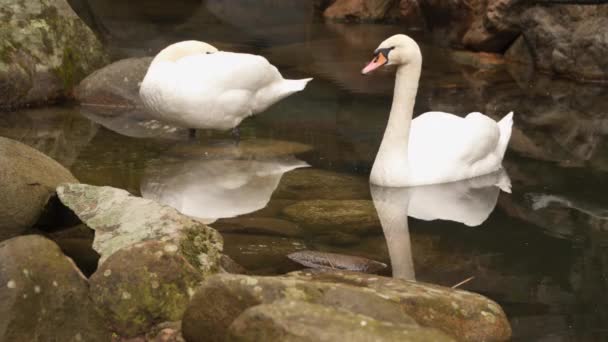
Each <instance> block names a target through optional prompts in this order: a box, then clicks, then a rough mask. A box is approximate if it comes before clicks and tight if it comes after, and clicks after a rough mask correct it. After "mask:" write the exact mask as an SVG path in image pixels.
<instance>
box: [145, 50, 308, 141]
mask: <svg viewBox="0 0 608 342" xmlns="http://www.w3.org/2000/svg"><path fill="white" fill-rule="evenodd" d="M310 80H312V79H311V78H307V79H302V80H286V79H283V76H281V74H280V73H279V71H278V70H277V68H276V67H274V66H273V65H272V64H270V63H269V62H268V60H266V58H264V57H262V56H257V55H251V54H245V53H233V52H224V51H218V50H217V49H216V48H215V47H213V46H211V45H209V44H206V43H203V42H198V41H185V42H179V43H175V44H173V45H170V46H168V47H167V48H165V49H164V50H162V51H161V52H160V53H159V54H158V55H156V57H155V58H154V59H153V60H152V63H151V64H150V67H149V68H148V71H147V73H146V76H145V77H144V79H143V81H142V83H141V87H140V91H139V94H140V97H141V99H142V101H143V103H144V106H145V107H146V108H147V109H148V110H149V111H150V112H151V115H152V116H154V117H155V118H156V119H158V120H162V121H165V122H168V123H172V124H174V125H177V126H180V127H185V128H198V129H218V130H228V129H231V128H235V127H237V126H238V125H239V124H240V123H241V121H242V120H243V119H245V118H246V117H248V116H251V115H254V114H256V113H259V112H262V111H264V110H266V109H267V108H268V107H270V106H271V105H272V104H274V103H276V102H278V101H280V100H281V99H283V98H285V97H287V96H289V95H291V94H293V93H295V92H298V91H301V90H303V89H304V88H305V87H306V84H307V83H308V82H309V81H310Z"/></svg>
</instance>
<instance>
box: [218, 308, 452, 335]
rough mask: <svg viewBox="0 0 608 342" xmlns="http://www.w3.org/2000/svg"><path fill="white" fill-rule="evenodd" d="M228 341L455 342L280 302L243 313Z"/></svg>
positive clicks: (412, 328) (427, 331) (428, 331)
mask: <svg viewBox="0 0 608 342" xmlns="http://www.w3.org/2000/svg"><path fill="white" fill-rule="evenodd" d="M227 340H228V341H235V342H236V341H243V342H244V341H286V342H288V341H299V342H303V341H310V342H313V341H314V342H316V341H327V342H329V341H361V342H363V341H379V342H381V341H387V342H388V341H420V342H422V341H428V342H441V341H455V340H454V339H452V338H451V337H449V336H448V335H446V334H444V333H442V332H441V331H438V330H435V329H432V328H424V327H421V326H419V325H417V324H394V323H389V322H385V321H379V320H376V319H373V318H371V317H368V316H365V315H361V314H355V313H352V312H350V311H347V310H343V309H338V308H333V307H328V306H324V305H318V304H310V303H306V302H304V301H297V300H281V301H277V302H274V303H272V304H262V305H258V306H254V307H252V308H249V309H247V310H245V312H243V313H242V314H241V315H240V316H239V317H238V318H237V319H236V320H235V321H234V322H232V324H231V325H230V328H229V330H228V338H227Z"/></svg>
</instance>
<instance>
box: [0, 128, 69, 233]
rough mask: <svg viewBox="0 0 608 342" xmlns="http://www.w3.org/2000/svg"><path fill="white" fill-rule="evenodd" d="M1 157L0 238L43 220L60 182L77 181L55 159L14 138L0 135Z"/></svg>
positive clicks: (49, 214)
mask: <svg viewBox="0 0 608 342" xmlns="http://www.w3.org/2000/svg"><path fill="white" fill-rule="evenodd" d="M0 159H1V160H2V161H1V162H0V188H1V189H2V191H0V241H1V240H4V239H6V238H9V237H12V236H15V235H17V234H19V233H20V232H22V231H24V230H25V229H27V228H30V227H31V226H33V225H34V224H35V223H37V222H38V221H39V220H42V219H44V218H43V217H41V216H43V214H44V215H46V213H45V208H46V207H47V204H49V203H50V202H49V199H51V197H52V196H54V194H55V187H56V186H57V185H58V184H59V183H63V182H78V181H77V180H76V178H74V176H73V175H72V174H71V173H70V171H68V170H67V169H65V168H64V167H63V166H61V165H59V163H57V162H56V161H54V160H53V159H51V158H49V157H47V156H46V155H44V154H43V153H41V152H39V151H37V150H35V149H33V148H31V147H29V146H27V145H24V144H22V143H20V142H17V141H14V140H11V139H6V138H3V137H0ZM54 214H55V213H48V216H51V215H54Z"/></svg>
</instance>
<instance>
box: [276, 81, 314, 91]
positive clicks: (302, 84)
mask: <svg viewBox="0 0 608 342" xmlns="http://www.w3.org/2000/svg"><path fill="white" fill-rule="evenodd" d="M310 81H312V78H303V79H301V80H285V81H283V87H284V88H283V89H284V90H285V91H286V92H287V93H289V94H292V93H295V92H298V91H302V90H304V88H306V85H307V84H308V82H310Z"/></svg>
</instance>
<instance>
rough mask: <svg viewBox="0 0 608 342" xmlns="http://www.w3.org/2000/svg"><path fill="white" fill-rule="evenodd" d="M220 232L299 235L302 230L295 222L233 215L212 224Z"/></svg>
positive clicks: (301, 233)
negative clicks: (233, 216)
mask: <svg viewBox="0 0 608 342" xmlns="http://www.w3.org/2000/svg"><path fill="white" fill-rule="evenodd" d="M213 228H215V229H217V230H218V231H219V232H221V233H232V234H235V233H236V234H254V235H274V236H284V237H301V236H302V235H304V231H303V230H302V229H301V228H300V227H299V226H298V225H297V224H295V223H293V222H290V221H287V220H282V219H278V218H273V217H235V218H227V219H222V220H220V221H218V222H216V223H214V224H213Z"/></svg>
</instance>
